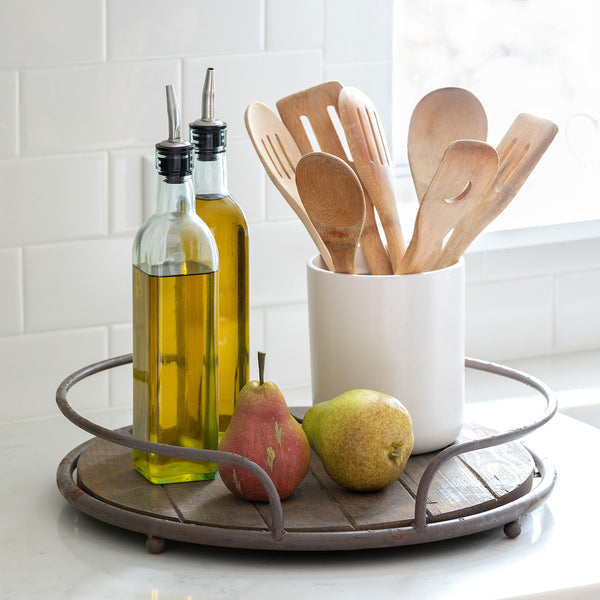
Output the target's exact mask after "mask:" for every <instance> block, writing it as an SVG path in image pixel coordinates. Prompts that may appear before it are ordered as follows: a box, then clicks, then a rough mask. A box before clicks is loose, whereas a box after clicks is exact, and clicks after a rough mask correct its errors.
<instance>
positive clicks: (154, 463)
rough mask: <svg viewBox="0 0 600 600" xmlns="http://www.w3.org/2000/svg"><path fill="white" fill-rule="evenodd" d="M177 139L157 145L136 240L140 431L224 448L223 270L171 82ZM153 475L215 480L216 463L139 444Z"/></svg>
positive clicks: (140, 465) (139, 464) (147, 472)
mask: <svg viewBox="0 0 600 600" xmlns="http://www.w3.org/2000/svg"><path fill="white" fill-rule="evenodd" d="M167 105H168V108H169V110H168V113H169V138H168V139H167V140H165V141H163V142H160V143H158V144H157V145H156V167H157V172H158V173H157V192H156V212H155V213H154V215H152V217H150V219H148V221H146V223H144V225H142V227H141V228H140V230H139V231H138V233H137V235H136V238H135V241H134V245H133V407H134V415H133V435H134V437H136V438H140V439H144V440H149V441H152V442H161V443H164V444H170V445H174V446H184V447H187V448H205V449H212V450H216V449H217V446H218V421H217V414H218V412H217V410H218V409H217V380H216V363H217V348H216V346H217V343H216V320H217V304H216V300H217V270H218V252H217V247H216V243H215V240H214V237H213V235H212V234H211V232H210V230H209V229H208V227H207V226H206V224H205V223H204V222H202V220H201V219H200V218H199V217H198V216H197V214H196V212H195V210H194V202H195V199H194V191H193V183H192V164H193V146H192V144H190V143H189V142H185V141H183V140H182V138H181V122H180V117H179V109H178V106H177V103H176V100H175V97H174V94H173V90H172V88H171V86H168V87H167ZM134 465H135V468H136V469H137V470H138V471H139V472H140V473H141V474H142V475H144V477H146V478H147V479H148V480H149V481H151V482H153V483H175V482H179V481H193V480H199V479H213V478H214V476H215V472H216V465H215V464H214V463H209V462H199V461H189V460H183V459H177V458H170V457H166V456H161V455H158V454H152V453H146V452H141V451H138V450H135V451H134Z"/></svg>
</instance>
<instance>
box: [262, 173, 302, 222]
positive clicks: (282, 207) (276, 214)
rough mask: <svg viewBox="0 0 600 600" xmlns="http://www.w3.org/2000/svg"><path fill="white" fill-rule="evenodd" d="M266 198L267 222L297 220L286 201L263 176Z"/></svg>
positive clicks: (267, 178) (266, 177)
mask: <svg viewBox="0 0 600 600" xmlns="http://www.w3.org/2000/svg"><path fill="white" fill-rule="evenodd" d="M265 181H266V186H265V188H266V190H265V191H266V197H267V220H268V221H282V220H286V219H287V220H290V219H297V218H298V217H297V216H296V213H295V212H294V211H293V210H292V208H291V207H290V205H289V204H288V202H287V200H286V199H285V198H284V197H283V195H282V194H281V192H280V191H279V190H278V189H277V188H276V187H275V184H274V183H273V182H272V181H271V180H270V179H269V177H268V176H265Z"/></svg>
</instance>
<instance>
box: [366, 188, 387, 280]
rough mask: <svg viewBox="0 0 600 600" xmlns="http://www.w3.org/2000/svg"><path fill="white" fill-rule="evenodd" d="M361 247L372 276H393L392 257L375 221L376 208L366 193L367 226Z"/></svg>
mask: <svg viewBox="0 0 600 600" xmlns="http://www.w3.org/2000/svg"><path fill="white" fill-rule="evenodd" d="M360 247H361V248H362V250H363V254H364V255H365V259H366V261H367V265H368V266H369V271H370V272H371V275H391V274H392V272H393V271H392V263H391V262H390V256H389V254H388V253H387V250H386V249H385V246H384V245H383V242H382V241H381V236H380V235H379V228H378V227H377V221H376V219H375V208H374V207H373V203H372V201H371V198H370V197H369V195H368V194H367V193H366V192H365V226H364V227H363V231H362V234H361V236H360Z"/></svg>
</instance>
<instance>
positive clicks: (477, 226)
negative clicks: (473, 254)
mask: <svg viewBox="0 0 600 600" xmlns="http://www.w3.org/2000/svg"><path fill="white" fill-rule="evenodd" d="M557 132H558V127H557V125H556V124H555V123H553V122H552V121H549V120H547V119H543V118H541V117H536V116H534V115H530V114H526V113H522V114H520V115H518V116H517V118H516V119H515V120H514V121H513V123H512V125H511V126H510V128H509V129H508V131H507V132H506V134H505V135H504V137H503V138H502V140H501V141H500V143H499V144H498V148H497V151H498V156H499V159H500V164H499V167H498V173H497V175H496V177H495V179H494V181H493V183H492V185H491V187H490V188H489V190H487V192H486V193H485V194H484V196H483V198H482V199H481V201H480V202H478V204H477V206H475V207H474V209H473V210H472V211H470V212H469V213H468V214H467V215H466V216H465V218H464V219H463V220H461V221H460V223H458V224H457V226H456V227H455V228H454V231H453V232H452V235H451V236H450V238H449V239H448V242H447V244H446V245H445V247H444V249H443V251H442V253H441V255H440V257H439V259H438V261H437V264H436V268H438V269H441V268H444V267H447V266H450V265H453V264H454V263H455V262H456V261H458V259H459V258H460V257H461V256H462V255H463V254H464V252H465V250H466V249H467V248H468V247H469V245H470V244H471V242H472V241H473V240H474V239H475V238H476V237H477V236H478V235H479V234H480V233H481V232H482V231H483V230H484V229H485V228H486V227H487V226H488V225H489V224H490V223H491V222H492V221H493V220H494V219H495V218H496V217H497V216H498V215H499V214H500V213H501V212H502V211H503V210H504V209H505V208H506V207H507V206H508V205H509V204H510V202H511V201H512V199H513V198H514V197H515V195H516V194H517V192H518V191H519V190H520V189H521V187H522V186H523V184H524V183H525V181H526V180H527V178H528V177H529V175H530V174H531V172H532V171H533V169H534V168H535V166H536V165H537V164H538V162H539V161H540V159H541V158H542V156H543V154H544V152H546V150H547V149H548V147H549V146H550V144H551V143H552V140H553V139H554V137H555V136H556V133H557Z"/></svg>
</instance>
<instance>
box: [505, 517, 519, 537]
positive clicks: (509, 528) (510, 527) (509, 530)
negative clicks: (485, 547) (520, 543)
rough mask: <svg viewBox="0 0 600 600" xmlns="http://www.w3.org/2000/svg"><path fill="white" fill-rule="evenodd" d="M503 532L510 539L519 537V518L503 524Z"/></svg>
mask: <svg viewBox="0 0 600 600" xmlns="http://www.w3.org/2000/svg"><path fill="white" fill-rule="evenodd" d="M504 534H505V535H506V537H509V538H510V539H514V538H516V537H519V535H520V534H521V521H520V520H519V519H516V520H515V521H511V522H510V523H506V525H504Z"/></svg>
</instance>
